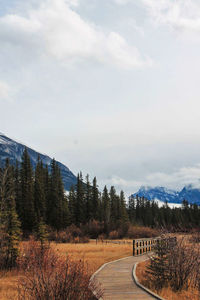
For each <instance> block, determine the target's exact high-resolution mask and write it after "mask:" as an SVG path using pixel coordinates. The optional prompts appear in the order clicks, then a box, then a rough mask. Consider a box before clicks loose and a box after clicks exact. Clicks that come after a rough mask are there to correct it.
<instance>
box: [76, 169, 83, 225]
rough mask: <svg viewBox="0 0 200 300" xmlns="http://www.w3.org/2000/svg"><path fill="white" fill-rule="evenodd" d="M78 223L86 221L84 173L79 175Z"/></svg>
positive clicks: (77, 188) (77, 190)
mask: <svg viewBox="0 0 200 300" xmlns="http://www.w3.org/2000/svg"><path fill="white" fill-rule="evenodd" d="M75 216H76V225H80V224H81V223H84V222H85V209H84V186H83V177H82V173H81V172H80V174H78V176H77V185H76V210H75Z"/></svg>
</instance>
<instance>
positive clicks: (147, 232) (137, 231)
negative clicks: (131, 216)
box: [127, 225, 159, 239]
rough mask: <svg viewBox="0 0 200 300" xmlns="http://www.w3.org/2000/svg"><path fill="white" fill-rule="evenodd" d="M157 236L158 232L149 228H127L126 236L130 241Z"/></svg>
mask: <svg viewBox="0 0 200 300" xmlns="http://www.w3.org/2000/svg"><path fill="white" fill-rule="evenodd" d="M158 235H159V232H158V230H156V229H153V228H150V227H136V226H133V225H130V226H129V229H128V232H127V236H128V237H129V238H132V239H139V238H151V237H156V236H158Z"/></svg>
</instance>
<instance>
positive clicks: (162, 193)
mask: <svg viewBox="0 0 200 300" xmlns="http://www.w3.org/2000/svg"><path fill="white" fill-rule="evenodd" d="M136 195H138V196H139V197H145V198H147V199H148V200H155V199H157V200H160V201H162V202H165V201H167V202H168V203H182V201H183V200H187V201H188V202H189V203H192V204H194V203H196V204H198V205H200V187H199V188H197V187H195V186H193V185H192V184H190V185H187V186H185V187H184V188H183V189H182V190H181V191H175V190H170V189H167V188H165V187H149V186H142V187H141V188H140V189H139V191H138V192H137V193H134V194H133V195H131V196H132V197H135V196H136Z"/></svg>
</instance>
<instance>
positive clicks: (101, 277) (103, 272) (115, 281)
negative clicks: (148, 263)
mask: <svg viewBox="0 0 200 300" xmlns="http://www.w3.org/2000/svg"><path fill="white" fill-rule="evenodd" d="M147 258H148V256H147V255H142V256H131V257H127V258H124V259H122V260H118V261H114V262H111V263H108V264H105V265H104V266H103V267H102V268H100V269H99V270H98V271H97V272H96V273H95V274H94V278H95V279H96V280H97V281H98V282H99V283H100V284H101V287H102V289H103V291H104V296H103V300H151V299H157V298H156V297H153V296H151V295H150V294H148V293H147V292H145V291H144V290H142V289H141V288H140V287H138V286H137V285H136V284H135V282H134V280H133V277H132V270H133V266H134V264H135V263H137V262H141V261H144V260H146V259H147Z"/></svg>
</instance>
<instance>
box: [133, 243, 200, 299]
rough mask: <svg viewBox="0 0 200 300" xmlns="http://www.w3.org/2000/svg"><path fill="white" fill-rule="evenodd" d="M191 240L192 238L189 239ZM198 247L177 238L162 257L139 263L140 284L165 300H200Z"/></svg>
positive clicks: (137, 272)
mask: <svg viewBox="0 0 200 300" xmlns="http://www.w3.org/2000/svg"><path fill="white" fill-rule="evenodd" d="M189 240H191V239H189ZM199 268H200V253H199V245H197V246H196V247H195V246H194V244H189V242H188V239H187V240H186V239H184V238H180V239H179V240H178V243H177V245H176V246H175V247H172V248H171V249H169V252H168V253H166V254H165V255H164V256H162V255H161V256H160V257H155V256H153V257H152V258H151V260H148V261H146V262H143V263H140V264H139V265H138V267H137V271H136V274H137V277H138V279H139V281H140V282H141V283H142V284H143V285H144V286H146V287H148V288H149V289H150V290H152V291H154V292H156V293H157V294H159V295H160V296H162V297H163V298H165V299H167V300H172V299H173V300H179V299H183V300H186V299H187V300H188V299H192V300H197V299H200V274H199Z"/></svg>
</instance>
